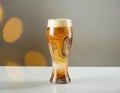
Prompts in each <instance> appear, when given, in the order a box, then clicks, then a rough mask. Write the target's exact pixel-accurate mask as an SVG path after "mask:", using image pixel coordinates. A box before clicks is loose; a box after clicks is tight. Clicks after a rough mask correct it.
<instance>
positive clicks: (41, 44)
mask: <svg viewBox="0 0 120 93" xmlns="http://www.w3.org/2000/svg"><path fill="white" fill-rule="evenodd" d="M0 5H1V6H2V9H3V14H4V16H3V18H2V21H1V23H0V65H5V64H6V62H7V61H9V60H10V61H14V62H17V63H19V64H20V65H25V62H24V61H25V60H24V57H25V54H26V53H27V52H29V51H31V50H32V51H37V52H38V53H41V54H42V55H43V57H44V58H45V60H46V61H47V65H51V60H50V54H49V50H48V46H47V41H46V37H45V31H46V27H47V20H48V19H49V18H70V19H72V22H73V30H74V41H73V47H72V51H71V54H70V57H69V65H70V66H120V0H0ZM0 16H1V15H0ZM12 17H17V18H19V19H20V20H21V21H22V24H23V32H22V35H21V37H20V38H19V39H18V40H17V41H16V42H14V43H8V42H5V40H4V39H3V29H4V26H5V24H6V22H7V21H8V20H9V19H10V18H12Z"/></svg>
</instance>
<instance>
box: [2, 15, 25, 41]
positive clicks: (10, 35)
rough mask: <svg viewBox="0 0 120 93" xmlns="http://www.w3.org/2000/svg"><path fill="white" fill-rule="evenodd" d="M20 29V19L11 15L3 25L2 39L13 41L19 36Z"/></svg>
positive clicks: (21, 26)
mask: <svg viewBox="0 0 120 93" xmlns="http://www.w3.org/2000/svg"><path fill="white" fill-rule="evenodd" d="M22 31H23V25H22V21H21V20H20V19H19V18H16V17H13V18H11V19H9V20H8V21H7V23H6V24H5V26H4V29H3V39H4V40H5V42H8V43H13V42H15V41H16V40H18V39H19V38H20V36H21V34H22Z"/></svg>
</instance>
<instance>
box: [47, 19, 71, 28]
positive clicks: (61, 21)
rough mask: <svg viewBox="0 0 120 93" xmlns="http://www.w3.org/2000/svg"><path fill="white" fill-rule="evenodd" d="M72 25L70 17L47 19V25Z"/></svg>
mask: <svg viewBox="0 0 120 93" xmlns="http://www.w3.org/2000/svg"><path fill="white" fill-rule="evenodd" d="M67 26H72V22H71V20H70V19H49V20H48V27H67Z"/></svg>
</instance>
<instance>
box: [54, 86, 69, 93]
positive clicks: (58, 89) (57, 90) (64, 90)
mask: <svg viewBox="0 0 120 93" xmlns="http://www.w3.org/2000/svg"><path fill="white" fill-rule="evenodd" d="M68 87H69V84H62V85H52V88H53V93H68Z"/></svg>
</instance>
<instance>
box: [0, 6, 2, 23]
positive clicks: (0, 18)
mask: <svg viewBox="0 0 120 93" xmlns="http://www.w3.org/2000/svg"><path fill="white" fill-rule="evenodd" d="M2 20H3V8H2V5H1V4H0V23H1V22H2Z"/></svg>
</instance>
